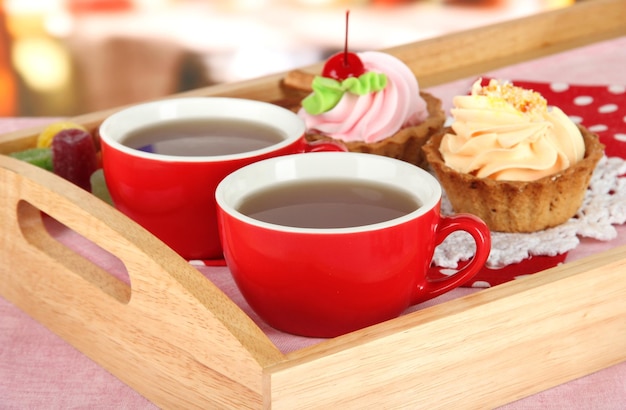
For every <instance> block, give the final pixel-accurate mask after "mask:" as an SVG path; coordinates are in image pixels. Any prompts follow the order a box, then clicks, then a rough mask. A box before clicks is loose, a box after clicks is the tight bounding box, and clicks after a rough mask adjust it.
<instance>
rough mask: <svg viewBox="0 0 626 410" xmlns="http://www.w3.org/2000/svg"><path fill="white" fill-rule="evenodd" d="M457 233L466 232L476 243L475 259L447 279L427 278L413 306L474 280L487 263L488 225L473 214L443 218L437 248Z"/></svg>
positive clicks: (437, 237) (436, 234) (436, 243)
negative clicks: (452, 234)
mask: <svg viewBox="0 0 626 410" xmlns="http://www.w3.org/2000/svg"><path fill="white" fill-rule="evenodd" d="M456 231H465V232H467V233H469V234H470V235H471V236H472V238H473V239H474V242H475V243H476V253H475V254H474V257H473V258H472V259H471V260H470V262H469V263H468V264H467V265H465V266H464V267H463V268H461V269H460V270H459V271H458V272H456V273H455V274H453V275H451V276H449V277H447V278H443V279H430V278H428V276H427V277H426V281H425V284H424V286H423V288H422V289H418V292H416V299H417V300H414V301H413V304H417V303H420V302H424V301H426V300H429V299H432V298H434V297H437V296H439V295H442V294H444V293H446V292H449V291H451V290H452V289H454V288H457V287H459V286H461V285H462V284H464V283H465V282H467V281H469V280H470V279H472V278H473V277H474V276H475V275H476V274H477V273H478V272H479V271H480V269H481V268H482V267H483V266H484V265H485V262H487V258H488V257H489V253H490V251H491V234H490V232H489V228H488V227H487V225H485V223H484V222H483V221H482V220H481V219H480V218H478V217H477V216H474V215H471V214H457V215H452V216H445V217H441V221H440V224H439V226H438V227H437V232H436V233H435V246H437V245H439V244H441V243H442V242H443V241H444V240H445V239H446V238H447V237H448V236H449V235H450V234H451V233H453V232H456Z"/></svg>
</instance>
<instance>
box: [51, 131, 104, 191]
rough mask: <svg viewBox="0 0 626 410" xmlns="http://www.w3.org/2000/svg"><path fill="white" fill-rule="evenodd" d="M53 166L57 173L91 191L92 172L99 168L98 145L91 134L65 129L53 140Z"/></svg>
mask: <svg viewBox="0 0 626 410" xmlns="http://www.w3.org/2000/svg"><path fill="white" fill-rule="evenodd" d="M52 168H53V171H54V173H55V174H57V175H58V176H60V177H62V178H65V179H67V180H68V181H70V182H72V183H74V184H76V185H78V186H79V187H81V188H83V189H85V190H87V191H91V182H90V180H89V179H90V177H91V174H93V172H94V171H95V170H96V169H97V168H98V160H97V157H96V147H95V144H94V141H93V138H92V137H91V134H89V133H88V132H86V131H84V130H80V129H65V130H62V131H60V132H59V133H58V134H56V135H55V136H54V138H53V140H52Z"/></svg>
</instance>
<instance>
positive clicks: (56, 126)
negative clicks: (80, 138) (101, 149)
mask: <svg viewBox="0 0 626 410" xmlns="http://www.w3.org/2000/svg"><path fill="white" fill-rule="evenodd" d="M73 128H78V129H80V130H83V131H87V129H86V128H85V127H83V126H82V125H80V124H76V123H73V122H69V121H60V122H55V123H53V124H50V125H48V126H47V127H46V128H45V129H44V130H43V131H42V133H41V134H39V136H38V137H37V148H48V147H50V146H51V145H52V139H53V138H54V136H55V135H57V134H58V133H59V131H61V130H66V129H73Z"/></svg>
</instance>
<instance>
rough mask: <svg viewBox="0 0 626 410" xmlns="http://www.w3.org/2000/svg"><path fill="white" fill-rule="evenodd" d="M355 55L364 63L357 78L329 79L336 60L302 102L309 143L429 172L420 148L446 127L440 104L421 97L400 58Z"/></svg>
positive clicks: (414, 80)
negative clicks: (325, 142)
mask: <svg viewBox="0 0 626 410" xmlns="http://www.w3.org/2000/svg"><path fill="white" fill-rule="evenodd" d="M350 54H351V55H352V56H356V57H357V58H358V60H360V63H362V67H361V69H360V70H358V71H357V72H356V73H354V74H356V75H352V74H353V73H350V74H348V76H347V77H346V76H345V75H344V76H337V75H334V76H327V75H326V71H328V70H326V68H327V67H328V64H329V63H330V62H331V60H332V59H331V60H329V62H328V63H327V66H326V67H325V72H324V73H322V75H321V76H316V77H315V78H314V79H313V81H312V84H311V88H312V90H313V91H312V93H311V94H309V95H308V96H307V97H306V98H305V99H304V100H302V107H301V108H300V110H299V111H298V115H299V116H300V117H301V118H302V119H303V120H304V121H305V123H306V129H307V138H308V139H309V140H332V141H335V142H339V143H341V144H343V145H345V147H346V148H347V149H348V150H349V151H353V152H364V153H371V154H378V155H384V156H388V157H392V158H397V159H400V160H403V161H407V162H410V163H412V164H415V165H418V166H422V167H425V166H426V163H425V161H424V155H423V152H422V149H421V148H422V146H423V145H424V143H425V142H426V141H427V140H428V138H429V137H430V136H431V135H433V134H434V133H435V132H437V131H439V130H441V128H442V127H443V124H444V121H445V114H444V112H443V110H442V108H441V100H439V99H438V98H436V97H434V96H432V95H431V94H428V93H425V92H420V89H419V85H418V82H417V79H416V78H415V75H414V74H413V73H412V72H411V70H410V69H409V68H408V67H407V66H406V65H405V64H404V63H403V62H402V61H400V60H399V59H398V58H396V57H394V56H392V55H390V54H386V53H382V52H375V51H369V52H362V53H350ZM336 56H339V57H340V56H341V55H340V54H339V55H336ZM351 62H352V61H351ZM332 77H335V78H332ZM343 77H345V78H343Z"/></svg>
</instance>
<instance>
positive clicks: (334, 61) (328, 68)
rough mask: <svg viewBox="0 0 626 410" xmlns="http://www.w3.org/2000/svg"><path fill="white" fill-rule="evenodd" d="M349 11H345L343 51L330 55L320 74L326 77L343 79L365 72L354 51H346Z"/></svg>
mask: <svg viewBox="0 0 626 410" xmlns="http://www.w3.org/2000/svg"><path fill="white" fill-rule="evenodd" d="M349 15H350V11H346V37H345V43H344V47H343V52H341V53H337V54H335V55H333V56H332V57H330V58H329V59H328V61H326V64H324V69H323V70H322V76H323V77H327V78H333V79H335V80H337V81H343V80H345V79H346V78H349V77H358V76H360V75H361V74H365V67H364V66H363V62H362V61H361V59H360V58H359V56H357V55H356V54H354V53H349V52H348V16H349Z"/></svg>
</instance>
